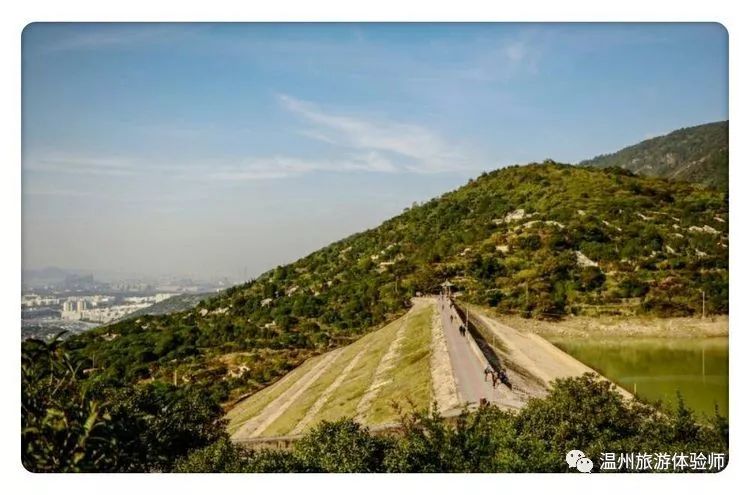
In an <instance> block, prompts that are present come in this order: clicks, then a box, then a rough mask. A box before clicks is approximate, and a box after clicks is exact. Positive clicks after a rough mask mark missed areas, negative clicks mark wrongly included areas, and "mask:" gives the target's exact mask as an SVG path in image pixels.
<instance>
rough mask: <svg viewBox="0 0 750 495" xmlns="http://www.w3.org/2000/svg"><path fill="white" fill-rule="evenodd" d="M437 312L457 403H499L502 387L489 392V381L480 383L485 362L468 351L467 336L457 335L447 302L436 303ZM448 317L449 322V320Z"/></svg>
mask: <svg viewBox="0 0 750 495" xmlns="http://www.w3.org/2000/svg"><path fill="white" fill-rule="evenodd" d="M438 310H439V311H440V318H441V322H442V326H443V332H445V340H446V343H447V345H448V355H449V356H450V359H451V366H452V367H453V376H454V377H455V379H456V388H457V390H458V395H459V398H460V399H461V403H466V402H468V403H479V400H480V399H483V398H484V399H487V400H488V401H490V402H494V403H501V402H502V396H501V394H502V392H503V389H504V388H505V386H504V385H502V384H500V383H498V385H497V388H495V389H493V388H492V380H491V379H490V378H489V377H488V378H487V381H484V369H485V367H486V366H487V361H486V360H484V359H483V358H480V357H479V356H478V355H477V353H476V352H474V350H472V348H471V346H470V345H469V340H468V339H470V338H471V337H469V335H468V333H467V335H466V336H465V337H462V336H461V334H460V333H459V331H458V325H459V317H458V314H457V313H456V312H455V311H454V310H453V309H451V308H450V304H449V302H448V300H447V299H443V298H440V299H438ZM451 314H452V315H453V321H451V318H450V317H451Z"/></svg>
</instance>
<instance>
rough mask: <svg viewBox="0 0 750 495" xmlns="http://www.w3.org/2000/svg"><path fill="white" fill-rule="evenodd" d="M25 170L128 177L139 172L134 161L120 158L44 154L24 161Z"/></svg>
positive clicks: (32, 156)
mask: <svg viewBox="0 0 750 495" xmlns="http://www.w3.org/2000/svg"><path fill="white" fill-rule="evenodd" d="M23 167H24V170H26V171H30V172H45V173H56V174H75V175H108V176H120V177H121V176H128V175H133V174H134V173H136V172H137V171H138V166H137V164H136V163H135V162H133V161H132V159H129V158H122V157H118V156H91V155H74V154H69V153H42V154H36V155H31V156H29V157H28V158H25V159H24V163H23Z"/></svg>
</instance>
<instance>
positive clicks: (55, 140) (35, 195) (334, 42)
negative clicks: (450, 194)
mask: <svg viewBox="0 0 750 495" xmlns="http://www.w3.org/2000/svg"><path fill="white" fill-rule="evenodd" d="M726 57H727V39H726V32H725V31H724V29H723V28H722V27H721V26H720V25H718V24H632V25H627V24H599V25H590V24H443V25H439V24H400V25H398V24H396V25H392V24H32V25H30V26H29V27H27V29H26V30H25V31H24V36H23V171H22V177H23V190H22V197H23V199H22V201H23V205H22V206H23V230H22V236H23V268H24V269H25V270H26V269H38V268H43V267H48V266H56V267H61V268H79V269H84V270H90V271H92V272H97V271H100V272H106V271H108V272H124V273H137V274H152V275H154V276H158V275H166V274H174V275H185V276H194V277H202V278H217V277H230V278H232V279H235V280H236V279H239V278H242V277H243V275H244V273H245V271H246V273H247V277H248V278H250V277H254V276H257V275H259V274H260V273H262V272H264V271H266V270H267V269H269V268H271V267H273V266H276V265H279V264H282V263H286V262H289V261H293V260H294V259H297V258H299V257H301V256H304V255H306V254H308V253H309V252H311V251H313V250H315V249H317V248H320V247H323V246H325V245H327V244H329V243H330V242H333V241H336V240H338V239H340V238H343V237H345V236H348V235H350V234H352V233H355V232H359V231H362V230H365V229H368V228H371V227H375V226H377V225H378V224H379V223H380V222H382V221H383V220H386V219H387V218H389V217H391V216H393V215H395V214H398V213H399V212H401V211H402V210H403V208H405V207H407V206H409V205H410V204H411V203H412V202H414V201H424V200H427V199H429V198H431V197H434V196H437V195H439V194H442V193H444V192H446V191H448V190H451V189H454V188H456V187H458V186H460V185H462V184H464V183H465V182H466V181H467V180H468V179H469V178H471V177H474V176H476V175H478V174H480V173H481V172H482V171H485V170H492V169H495V168H499V167H501V166H505V165H510V164H516V163H527V162H531V161H541V160H544V159H546V158H552V159H555V160H557V161H561V162H569V163H577V162H578V161H580V160H583V159H587V158H591V157H593V156H595V155H599V154H602V153H610V152H614V151H617V150H619V149H620V148H622V147H624V146H628V145H631V144H635V143H637V142H639V141H642V140H643V139H646V138H648V137H653V136H656V135H661V134H664V133H667V132H670V131H672V130H675V129H677V128H681V127H688V126H693V125H698V124H703V123H707V122H714V121H719V120H727V119H728V109H727V95H726V91H727V80H726V78H727V59H726Z"/></svg>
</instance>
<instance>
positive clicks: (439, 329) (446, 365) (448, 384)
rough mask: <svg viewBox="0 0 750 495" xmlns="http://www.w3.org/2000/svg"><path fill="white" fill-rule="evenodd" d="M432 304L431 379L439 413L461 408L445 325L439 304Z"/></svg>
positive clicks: (432, 300) (434, 302)
mask: <svg viewBox="0 0 750 495" xmlns="http://www.w3.org/2000/svg"><path fill="white" fill-rule="evenodd" d="M430 304H432V305H433V306H434V307H433V312H432V335H431V339H430V377H431V379H432V394H433V400H434V401H435V402H436V403H437V410H438V412H445V411H448V410H451V409H455V408H457V407H459V406H460V404H461V401H460V400H459V398H458V390H457V389H456V379H455V377H454V376H453V366H452V365H451V359H450V354H449V353H448V344H447V342H446V340H445V333H444V331H443V324H442V318H441V314H440V311H438V302H437V301H436V300H435V299H430Z"/></svg>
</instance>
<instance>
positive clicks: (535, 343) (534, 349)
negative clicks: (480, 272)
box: [473, 309, 632, 397]
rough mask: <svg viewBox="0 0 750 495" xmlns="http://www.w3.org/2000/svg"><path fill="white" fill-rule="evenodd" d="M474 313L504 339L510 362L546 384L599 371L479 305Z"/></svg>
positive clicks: (506, 353) (507, 358)
mask: <svg viewBox="0 0 750 495" xmlns="http://www.w3.org/2000/svg"><path fill="white" fill-rule="evenodd" d="M473 314H474V316H476V317H478V318H479V320H480V321H481V322H482V323H484V325H485V326H486V327H487V328H489V330H490V331H491V332H492V333H493V334H494V336H495V337H496V338H497V339H498V340H499V341H500V342H501V343H502V345H503V347H504V350H503V351H501V352H500V354H502V357H503V358H504V360H506V361H507V362H508V363H509V366H513V367H515V368H520V369H521V370H523V371H524V372H525V373H527V374H529V375H531V378H536V379H538V380H540V381H542V382H543V383H544V384H545V385H546V384H549V383H550V382H551V381H553V380H555V379H557V378H567V377H573V376H580V375H582V374H584V373H595V374H598V373H596V371H594V370H593V369H591V368H589V367H588V366H586V365H585V364H583V363H582V362H580V361H578V360H577V359H575V358H574V357H573V356H571V355H569V354H567V353H565V352H564V351H562V350H561V349H559V348H557V347H555V346H554V345H553V344H552V343H550V342H549V341H547V340H545V339H544V338H543V337H541V336H539V335H537V334H535V333H532V332H524V331H519V330H516V329H515V328H512V327H510V326H508V325H504V324H503V323H500V322H499V321H497V320H496V319H494V318H492V317H490V316H488V315H487V314H486V313H484V312H482V311H477V310H476V309H474V313H473ZM617 388H618V390H619V391H620V393H622V394H623V395H624V396H626V397H632V395H631V394H630V393H629V392H627V391H626V390H624V389H622V388H620V387H617ZM533 395H537V393H533Z"/></svg>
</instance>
